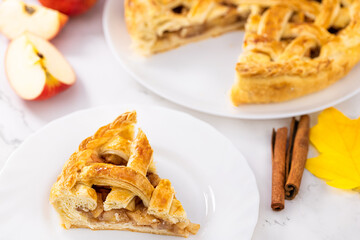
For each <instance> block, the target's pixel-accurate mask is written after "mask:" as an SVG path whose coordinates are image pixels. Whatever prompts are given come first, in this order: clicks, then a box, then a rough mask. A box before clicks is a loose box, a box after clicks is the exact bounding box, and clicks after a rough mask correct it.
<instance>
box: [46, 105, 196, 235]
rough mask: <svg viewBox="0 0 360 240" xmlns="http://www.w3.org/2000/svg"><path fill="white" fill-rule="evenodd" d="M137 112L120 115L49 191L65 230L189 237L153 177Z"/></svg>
mask: <svg viewBox="0 0 360 240" xmlns="http://www.w3.org/2000/svg"><path fill="white" fill-rule="evenodd" d="M135 123H136V112H127V113H124V114H122V115H120V116H119V117H118V118H117V119H116V120H115V121H114V122H112V123H111V124H108V125H106V126H103V127H101V128H100V129H99V130H98V131H97V132H96V133H95V134H94V135H93V136H91V137H89V138H87V139H85V140H84V141H83V142H82V143H81V144H80V146H79V149H78V151H76V152H75V153H74V154H72V155H71V157H70V159H69V160H68V161H67V162H66V163H65V165H64V167H63V170H62V172H61V174H60V175H59V177H58V179H57V181H56V183H55V184H54V185H53V187H52V188H51V193H50V202H51V203H52V204H53V206H54V207H55V209H56V211H57V212H58V213H59V215H60V217H61V220H62V224H63V226H64V227H65V228H90V229H94V230H95V229H115V230H128V231H135V232H144V233H154V234H162V235H173V236H182V237H188V236H189V234H196V233H197V231H198V230H199V228H200V225H199V224H194V223H191V222H190V221H189V219H188V218H187V216H186V212H185V211H184V209H183V207H182V205H181V203H180V201H179V200H178V199H176V197H175V191H174V188H173V187H172V186H171V182H170V181H169V180H168V179H161V178H160V177H159V176H158V175H157V174H156V169H155V165H154V162H153V149H152V148H151V146H150V144H149V141H148V139H147V137H146V135H145V134H144V132H143V131H142V130H141V129H139V130H138V133H137V134H136V137H135V133H134V132H135V131H134V128H135V127H134V124H135Z"/></svg>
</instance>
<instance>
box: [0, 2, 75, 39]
mask: <svg viewBox="0 0 360 240" xmlns="http://www.w3.org/2000/svg"><path fill="white" fill-rule="evenodd" d="M67 20H68V16H66V15H65V14H62V13H60V12H58V11H55V10H52V9H50V8H46V7H43V6H40V5H38V6H37V5H28V4H25V3H24V2H22V1H19V0H4V1H2V2H1V3H0V32H1V33H3V34H4V35H5V36H7V37H8V38H9V39H14V38H16V37H18V36H20V35H21V34H22V33H24V32H30V33H33V34H36V35H38V36H40V37H42V38H44V39H51V38H53V37H55V36H56V35H57V34H58V32H59V31H60V30H61V29H62V27H63V26H64V25H65V23H66V22H67Z"/></svg>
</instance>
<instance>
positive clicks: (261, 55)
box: [125, 0, 360, 105]
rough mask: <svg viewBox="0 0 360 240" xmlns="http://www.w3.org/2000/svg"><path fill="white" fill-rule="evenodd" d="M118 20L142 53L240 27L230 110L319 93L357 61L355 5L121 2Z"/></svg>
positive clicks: (334, 0) (342, 0)
mask: <svg viewBox="0 0 360 240" xmlns="http://www.w3.org/2000/svg"><path fill="white" fill-rule="evenodd" d="M125 20H126V23H127V27H128V31H129V33H130V35H131V37H132V39H133V45H134V47H135V48H136V49H137V50H139V51H140V52H141V53H142V54H144V55H150V54H154V53H158V52H162V51H166V50H170V49H173V48H176V47H178V46H181V45H183V44H187V43H190V42H194V41H197V40H200V39H204V38H208V37H212V36H217V35H220V34H223V33H225V32H228V31H232V30H237V29H242V28H244V29H245V37H244V41H243V51H242V53H241V54H240V57H239V59H238V62H237V63H236V67H235V70H236V81H235V83H234V85H233V87H232V89H231V100H232V102H233V104H234V105H240V104H242V103H270V102H282V101H286V100H290V99H294V98H297V97H300V96H303V95H306V94H309V93H312V92H315V91H318V90H321V89H324V88H326V87H327V86H329V85H330V84H332V83H334V82H335V81H337V80H339V79H340V78H342V77H343V76H345V75H346V74H347V73H348V72H349V71H350V70H351V68H352V67H353V66H354V65H355V64H356V63H357V62H358V61H359V60H360V1H359V0H322V1H321V0H318V1H315V0H286V1H285V0H266V1H264V0H126V1H125Z"/></svg>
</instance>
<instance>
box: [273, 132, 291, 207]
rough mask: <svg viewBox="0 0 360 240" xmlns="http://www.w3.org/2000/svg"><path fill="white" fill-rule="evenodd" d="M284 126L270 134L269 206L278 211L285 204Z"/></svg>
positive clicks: (285, 133) (285, 138)
mask: <svg viewBox="0 0 360 240" xmlns="http://www.w3.org/2000/svg"><path fill="white" fill-rule="evenodd" d="M287 132H288V129H287V128H286V127H283V128H279V129H278V130H277V131H276V132H275V130H274V129H273V134H272V141H271V145H272V149H271V158H272V187H271V208H272V209H273V210H274V211H280V210H282V209H284V206H285V189H284V185H285V154H286V141H287Z"/></svg>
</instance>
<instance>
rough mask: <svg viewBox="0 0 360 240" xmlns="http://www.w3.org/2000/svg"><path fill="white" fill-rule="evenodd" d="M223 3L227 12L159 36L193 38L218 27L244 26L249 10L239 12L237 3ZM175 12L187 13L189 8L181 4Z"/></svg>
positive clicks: (164, 37)
mask: <svg viewBox="0 0 360 240" xmlns="http://www.w3.org/2000/svg"><path fill="white" fill-rule="evenodd" d="M222 5H223V6H224V7H227V8H228V10H227V12H226V14H224V15H221V16H219V17H216V18H214V19H212V20H210V21H207V22H205V23H203V24H199V25H192V26H186V27H182V28H180V29H179V30H176V31H164V32H163V33H162V34H160V35H159V36H158V38H159V39H166V38H169V37H172V36H174V35H175V36H177V37H180V38H192V37H196V36H199V35H202V34H205V33H206V32H208V31H209V32H210V31H211V30H213V29H216V28H224V27H231V26H237V28H241V27H243V25H244V24H245V22H246V19H247V17H248V15H249V12H248V11H245V12H242V13H239V12H237V7H236V6H235V5H228V4H225V3H224V4H222ZM173 12H174V13H176V14H180V15H186V14H187V12H188V10H187V8H185V7H181V6H180V7H176V8H174V9H173Z"/></svg>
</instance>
